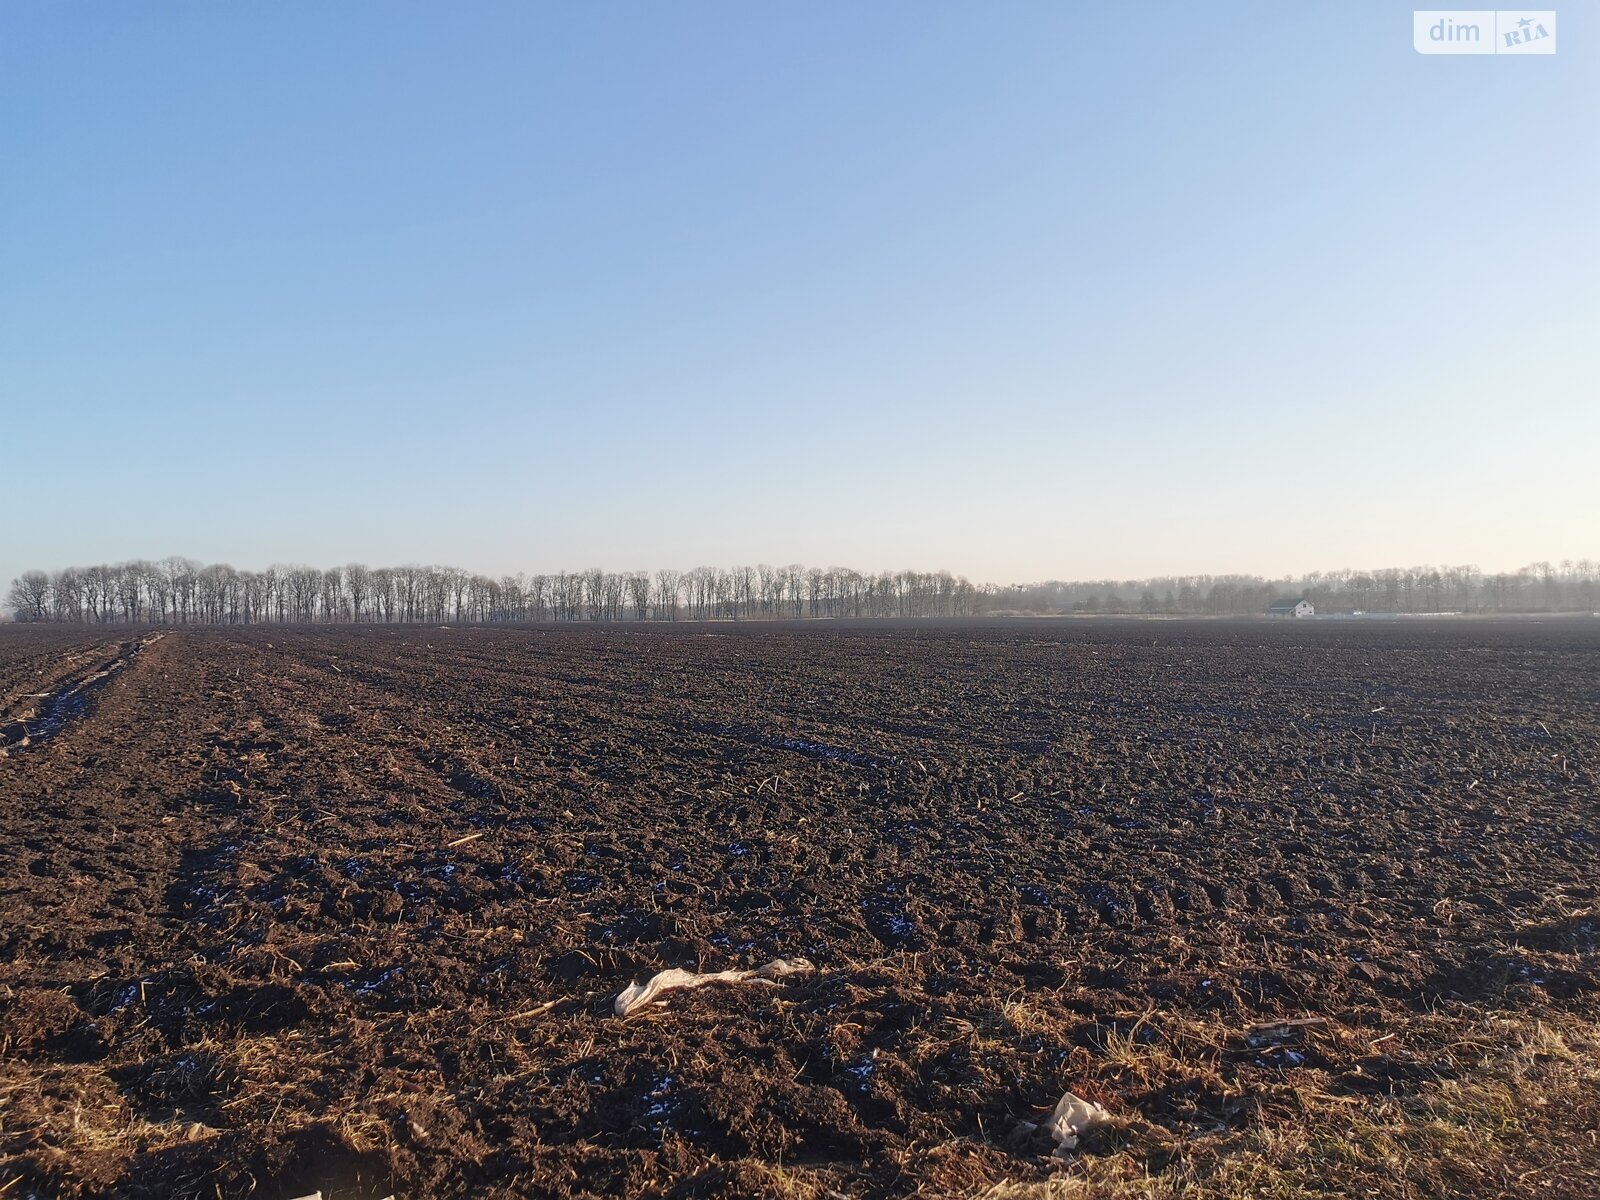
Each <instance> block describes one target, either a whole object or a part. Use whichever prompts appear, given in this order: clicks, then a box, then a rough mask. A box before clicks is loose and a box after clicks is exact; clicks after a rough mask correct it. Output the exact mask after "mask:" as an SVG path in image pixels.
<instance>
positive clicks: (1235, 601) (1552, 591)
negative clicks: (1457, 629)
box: [988, 559, 1600, 616]
mask: <svg viewBox="0 0 1600 1200" xmlns="http://www.w3.org/2000/svg"><path fill="white" fill-rule="evenodd" d="M1291 596H1292V597H1304V598H1306V599H1307V600H1310V601H1311V602H1312V603H1313V604H1315V605H1316V606H1317V611H1318V612H1326V613H1349V612H1386V613H1446V612H1448V613H1513V612H1516V613H1523V612H1595V611H1597V610H1600V563H1596V562H1595V561H1593V560H1591V559H1583V560H1581V561H1574V560H1572V559H1565V560H1563V561H1562V562H1560V563H1548V562H1538V563H1533V564H1531V565H1529V566H1526V567H1523V568H1522V569H1521V570H1519V571H1503V572H1498V573H1494V574H1489V573H1486V572H1483V571H1480V570H1479V569H1478V568H1477V567H1471V566H1460V567H1387V568H1385V569H1383V570H1379V571H1356V570H1350V569H1345V570H1339V571H1314V572H1312V573H1311V574H1309V575H1306V576H1304V577H1302V578H1299V579H1280V580H1268V579H1262V578H1260V577H1259V576H1253V575H1184V576H1171V577H1168V578H1159V579H1136V580H1126V581H1122V580H1091V581H1086V582H1077V583H1058V582H1050V583H1036V584H1027V585H1023V586H1019V587H1011V588H1002V589H997V590H996V591H995V594H994V595H993V596H992V597H991V598H990V599H989V601H988V607H989V608H990V609H991V610H993V609H999V608H1011V609H1015V610H1018V611H1023V612H1049V613H1068V612H1076V613H1097V612H1098V613H1151V614H1159V613H1187V614H1195V615H1204V614H1212V615H1217V616H1223V615H1228V614H1243V613H1259V612H1262V611H1264V610H1265V609H1266V607H1267V606H1268V605H1269V604H1271V603H1272V602H1273V601H1274V600H1278V599H1282V598H1284V597H1291Z"/></svg>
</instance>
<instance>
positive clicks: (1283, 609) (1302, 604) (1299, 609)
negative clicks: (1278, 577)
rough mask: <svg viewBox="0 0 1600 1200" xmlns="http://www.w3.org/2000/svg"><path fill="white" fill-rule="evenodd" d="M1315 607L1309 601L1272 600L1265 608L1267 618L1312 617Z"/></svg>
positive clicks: (1314, 614) (1315, 611)
mask: <svg viewBox="0 0 1600 1200" xmlns="http://www.w3.org/2000/svg"><path fill="white" fill-rule="evenodd" d="M1316 615H1317V606H1316V605H1314V604H1312V603H1311V601H1309V600H1293V599H1290V600H1274V601H1273V602H1272V604H1271V605H1270V606H1269V607H1268V608H1267V616H1269V617H1314V616H1316Z"/></svg>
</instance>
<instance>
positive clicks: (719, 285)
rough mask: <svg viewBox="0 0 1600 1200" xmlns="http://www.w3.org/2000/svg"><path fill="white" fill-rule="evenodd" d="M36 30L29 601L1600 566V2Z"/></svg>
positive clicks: (111, 25)
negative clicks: (47, 583)
mask: <svg viewBox="0 0 1600 1200" xmlns="http://www.w3.org/2000/svg"><path fill="white" fill-rule="evenodd" d="M1411 11H1412V10H1411V7H1410V6H1401V5H1397V4H1392V3H1387V2H1384V3H1376V2H1374V3H1331V2H1328V3H1320V4H1299V3H1273V4H1268V3H1260V4H1246V3H1236V4H1219V5H1214V6H1187V5H1177V4H1156V5H1128V4H1117V5H1104V6H1088V5H1081V4H1067V3H1048V4H1046V3H1039V4H1021V3H1001V4H985V5H979V4H975V3H968V4H960V5H957V4H938V3H920V2H919V3H914V4H912V3H905V4H899V3H875V4H867V5H861V4H826V3H822V4H805V5H798V4H793V5H775V4H771V5H750V4H735V3H725V4H721V3H719V4H708V3H651V4H623V3H600V4H576V3H561V4H554V3H552V4H540V5H536V4H528V3H515V4H510V3H507V4H498V3H474V4H467V5H444V4H432V5H421V4H415V5H408V4H397V3H383V4H378V3H361V2H355V0H346V2H341V3H339V4H334V5H329V4H312V3H283V2H280V3H274V4H271V5H243V4H226V5H224V4H215V3H209V2H207V3H165V4H157V3H134V4H121V3H110V2H107V0H101V2H99V3H78V4H62V3H45V2H41V0H17V2H15V3H11V4H8V5H6V6H5V7H4V9H0V480H3V483H4V489H5V494H6V497H7V505H6V516H5V517H4V518H3V519H0V584H3V583H4V581H5V580H8V579H10V578H11V576H12V575H14V574H15V573H16V572H17V571H19V570H21V569H23V568H25V567H30V566H35V565H37V566H47V567H54V566H62V565H67V564H69V563H86V562H93V561H102V560H117V559H123V558H129V557H146V556H148V557H160V556H164V555H166V554H170V553H182V554H188V555H192V556H194V557H197V558H201V559H206V560H226V561H231V562H234V563H235V564H236V565H239V566H252V567H254V566H263V565H266V564H267V563H269V562H272V561H309V562H313V563H316V564H319V565H331V564H334V563H339V562H345V561H350V560H363V561H369V562H374V563H378V562H401V561H443V562H452V563H457V564H460V565H462V566H466V567H469V568H472V569H477V570H485V571H490V572H501V571H510V570H518V569H523V570H554V569H559V568H582V567H585V566H589V565H601V566H606V567H609V568H612V569H632V568H653V567H659V566H679V567H691V566H694V565H697V564H700V563H714V564H719V565H731V564H735V563H745V562H756V561H770V562H789V561H803V562H808V563H817V564H842V565H852V566H858V567H861V568H874V569H875V568H880V567H903V566H916V567H923V568H933V567H948V568H951V569H954V570H957V571H961V572H965V573H967V574H969V575H971V576H972V577H974V578H976V579H980V580H992V581H995V582H1001V583H1005V582H1012V581H1018V580H1030V579H1040V578H1051V577H1061V578H1083V577H1101V576H1117V577H1132V576H1137V575H1144V574H1148V573H1154V572H1167V571H1178V572H1186V571H1217V572H1221V571H1253V572H1262V573H1269V574H1277V573H1283V572H1291V571H1301V570H1307V569H1313V568H1319V567H1336V566H1342V565H1358V566H1380V565H1390V564H1397V565H1404V564H1412V563H1418V562H1456V563H1463V562H1476V563H1479V564H1480V565H1482V566H1484V567H1487V568H1502V567H1510V566H1517V565H1521V564H1522V563H1524V562H1526V561H1531V560H1534V559H1539V558H1552V559H1560V558H1562V557H1566V556H1573V557H1583V556H1590V557H1600V519H1597V514H1600V482H1597V481H1600V470H1597V469H1596V464H1597V458H1596V447H1597V446H1600V404H1597V403H1596V401H1597V395H1596V393H1597V391H1600V339H1597V338H1596V337H1595V331H1596V330H1597V329H1600V69H1597V68H1600V50H1597V44H1600V42H1597V39H1600V14H1597V10H1596V8H1595V7H1594V6H1593V5H1592V4H1585V5H1583V6H1581V7H1580V6H1570V7H1568V8H1565V9H1561V10H1558V11H1559V32H1558V36H1559V39H1560V50H1559V52H1558V53H1557V54H1556V55H1554V56H1544V57H1529V58H1506V57H1495V56H1462V57H1429V56H1421V55H1418V54H1416V53H1415V52H1414V50H1413V49H1412V45H1411Z"/></svg>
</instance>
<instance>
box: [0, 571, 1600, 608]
mask: <svg viewBox="0 0 1600 1200" xmlns="http://www.w3.org/2000/svg"><path fill="white" fill-rule="evenodd" d="M1285 596H1295V597H1299V596H1304V597H1306V598H1307V599H1309V600H1311V601H1312V602H1313V603H1315V604H1316V606H1317V609H1318V611H1320V612H1355V611H1362V612H1395V613H1423V612H1488V613H1495V612H1501V613H1503V612H1574V611H1582V612H1594V611H1596V610H1597V609H1600V568H1597V564H1596V563H1595V562H1593V561H1591V560H1588V559H1585V560H1583V561H1581V562H1573V561H1571V560H1567V561H1564V562H1562V563H1560V564H1551V563H1534V564H1532V565H1531V566H1528V567H1524V568H1523V569H1522V570H1520V571H1515V572H1503V573H1500V574H1485V573H1484V572H1481V571H1479V570H1478V569H1477V568H1476V567H1410V568H1391V569H1386V570H1380V571H1350V570H1345V571H1323V572H1315V573H1313V574H1310V575H1307V576H1305V577H1304V578H1302V579H1283V580H1268V579H1262V578H1259V577H1257V576H1247V575H1185V576H1171V577H1166V578H1155V579H1135V580H1092V581H1087V582H1076V583H1061V582H1050V583H1037V584H1026V585H1013V586H1010V587H1000V586H995V585H981V586H980V585H974V584H972V583H969V582H968V581H967V580H966V579H963V578H962V577H960V576H958V575H952V574H950V572H948V571H934V572H926V573H925V572H920V571H883V572H878V573H876V574H874V573H871V572H861V571H853V570H848V569H844V568H839V567H830V568H827V569H823V568H820V567H803V566H786V567H772V566H765V565H762V566H756V567H734V568H732V569H731V570H723V569H721V568H717V567H697V568H695V569H694V570H692V571H655V572H649V571H629V572H622V573H620V574H619V573H614V572H610V571H601V570H589V571H574V572H565V571H562V572H557V573H556V574H553V575H521V574H518V575H502V576H500V577H498V578H494V577H490V576H488V575H476V574H472V573H471V572H468V571H463V570H461V569H459V568H457V567H421V566H403V567H367V566H363V565H362V564H360V563H352V564H350V565H348V566H343V567H333V568H331V569H328V570H319V569H317V568H315V567H303V566H273V567H268V568H267V569H266V570H264V571H240V570H236V569H234V568H233V567H231V566H228V565H227V564H225V563H213V564H211V565H209V566H202V565H201V564H200V563H197V562H194V561H193V560H191V559H187V558H167V559H163V560H161V561H160V562H145V561H138V562H125V563H117V564H115V565H102V566H95V567H69V568H67V569H65V570H61V571H53V572H46V571H27V572H24V573H23V574H22V575H20V576H19V577H18V578H17V579H16V580H14V581H13V582H12V584H11V588H10V591H9V593H8V595H7V603H8V604H9V605H10V607H11V609H12V611H13V613H14V614H15V616H16V619H17V620H20V621H65V622H80V623H99V622H149V623H153V624H188V623H199V624H260V623H267V622H276V623H303V622H373V623H383V624H389V623H404V622H429V623H433V624H438V623H441V622H472V623H479V622H504V621H676V620H694V621H704V620H735V619H736V620H758V619H763V618H766V619H778V618H796V617H965V616H979V615H984V614H999V613H1047V614H1066V613H1113V614H1117V613H1122V614H1146V615H1150V616H1156V615H1163V614H1175V615H1179V614H1186V615H1214V616H1239V615H1245V614H1255V613H1260V612H1263V611H1264V610H1265V609H1266V607H1267V606H1268V605H1269V604H1271V603H1272V602H1273V601H1274V600H1276V599H1280V598H1282V597H1285Z"/></svg>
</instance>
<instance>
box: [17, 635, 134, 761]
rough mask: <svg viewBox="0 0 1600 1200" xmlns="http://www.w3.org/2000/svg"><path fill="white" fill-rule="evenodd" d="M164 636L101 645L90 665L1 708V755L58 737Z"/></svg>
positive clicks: (32, 746) (82, 655) (34, 746)
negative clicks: (96, 694)
mask: <svg viewBox="0 0 1600 1200" xmlns="http://www.w3.org/2000/svg"><path fill="white" fill-rule="evenodd" d="M164 636H166V635H165V634H161V633H151V634H147V635H145V636H144V637H140V638H132V639H129V640H127V641H122V642H118V643H115V645H114V646H106V647H100V648H99V649H98V650H97V651H95V652H92V657H93V659H94V661H93V663H92V664H91V665H89V666H87V667H82V668H78V669H76V670H70V671H68V672H67V674H65V675H64V676H61V677H60V678H58V679H57V680H56V681H55V684H54V686H53V687H52V688H51V689H50V690H49V691H44V692H33V693H30V694H25V695H21V696H17V697H16V698H15V699H14V700H13V701H12V703H10V704H9V705H7V706H5V707H4V708H3V709H0V758H4V757H6V756H7V755H11V754H17V753H20V752H21V751H23V750H29V749H34V748H37V747H39V746H42V745H43V744H44V743H46V742H48V741H49V740H50V739H51V738H53V737H55V736H56V735H57V734H58V733H60V732H61V731H62V730H63V729H65V728H66V727H67V725H69V724H70V723H71V722H72V721H74V720H76V719H77V718H79V717H81V716H83V715H84V714H85V713H86V712H88V711H89V702H90V698H91V697H92V696H93V694H94V692H95V691H96V690H97V689H99V688H100V687H101V686H103V685H104V684H105V683H106V682H108V681H109V680H110V679H112V678H113V677H114V676H116V675H118V674H120V673H121V672H122V671H123V670H124V669H126V668H127V666H128V665H129V664H130V663H132V662H133V660H134V659H135V658H137V657H138V656H139V654H140V653H141V652H142V651H143V650H144V649H145V647H147V646H150V645H152V644H154V643H155V642H158V641H160V640H161V639H162V638H163V637H164ZM89 656H90V655H87V654H80V655H75V656H73V658H79V657H89ZM68 661H69V662H70V661H71V660H70V659H69V660H68Z"/></svg>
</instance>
